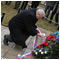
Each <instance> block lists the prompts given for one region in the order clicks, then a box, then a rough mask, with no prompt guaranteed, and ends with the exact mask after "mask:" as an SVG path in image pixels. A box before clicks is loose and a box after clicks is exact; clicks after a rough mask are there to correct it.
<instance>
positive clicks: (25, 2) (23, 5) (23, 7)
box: [18, 1, 28, 13]
mask: <svg viewBox="0 0 60 60" xmlns="http://www.w3.org/2000/svg"><path fill="white" fill-rule="evenodd" d="M27 4H28V1H23V2H22V6H21V8H20V9H19V10H18V13H20V12H21V10H25V8H26V6H27Z"/></svg>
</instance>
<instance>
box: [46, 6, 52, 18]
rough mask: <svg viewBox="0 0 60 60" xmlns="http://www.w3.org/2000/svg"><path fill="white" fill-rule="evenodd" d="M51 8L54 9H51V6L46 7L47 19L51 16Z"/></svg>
mask: <svg viewBox="0 0 60 60" xmlns="http://www.w3.org/2000/svg"><path fill="white" fill-rule="evenodd" d="M51 8H52V7H50V6H46V7H45V14H46V12H47V14H46V17H47V18H48V16H49V14H50V11H51Z"/></svg>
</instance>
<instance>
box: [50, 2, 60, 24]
mask: <svg viewBox="0 0 60 60" xmlns="http://www.w3.org/2000/svg"><path fill="white" fill-rule="evenodd" d="M58 5H59V1H56V3H55V5H54V8H53V10H52V13H51V17H50V21H49V23H51V22H52V19H53V17H54V15H55V13H59V7H58ZM57 9H58V10H57Z"/></svg>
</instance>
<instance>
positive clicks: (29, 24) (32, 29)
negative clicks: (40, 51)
mask: <svg viewBox="0 0 60 60" xmlns="http://www.w3.org/2000/svg"><path fill="white" fill-rule="evenodd" d="M24 25H25V28H26V31H27V32H28V34H29V35H32V36H34V35H37V31H36V25H34V23H33V17H32V16H31V15H29V16H27V18H26V20H24Z"/></svg>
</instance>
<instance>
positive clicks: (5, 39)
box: [3, 35, 8, 45]
mask: <svg viewBox="0 0 60 60" xmlns="http://www.w3.org/2000/svg"><path fill="white" fill-rule="evenodd" d="M6 36H7V35H5V36H4V40H3V43H4V44H5V45H8V39H7V38H6Z"/></svg>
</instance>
